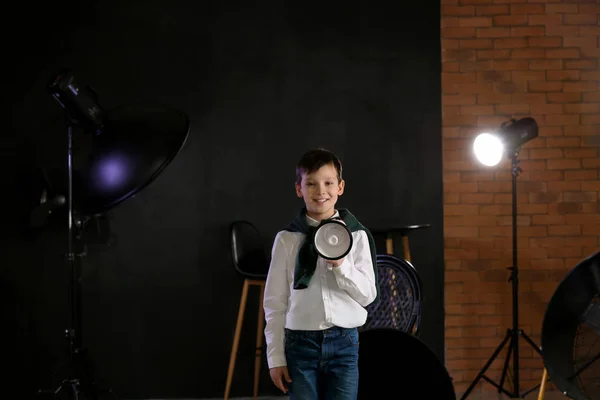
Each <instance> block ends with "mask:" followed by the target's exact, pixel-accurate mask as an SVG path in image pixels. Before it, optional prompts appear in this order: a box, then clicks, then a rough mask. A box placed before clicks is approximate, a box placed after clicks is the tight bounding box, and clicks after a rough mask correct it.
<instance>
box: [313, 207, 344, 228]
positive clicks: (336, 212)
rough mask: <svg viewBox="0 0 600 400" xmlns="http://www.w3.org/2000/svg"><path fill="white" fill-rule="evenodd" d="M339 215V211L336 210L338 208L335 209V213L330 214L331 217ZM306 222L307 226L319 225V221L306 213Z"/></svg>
mask: <svg viewBox="0 0 600 400" xmlns="http://www.w3.org/2000/svg"><path fill="white" fill-rule="evenodd" d="M339 216H340V213H339V212H338V210H335V214H333V215H332V216H331V218H335V217H339ZM306 223H307V224H308V225H309V226H319V221H317V220H316V219H314V218H311V217H309V216H308V215H307V216H306Z"/></svg>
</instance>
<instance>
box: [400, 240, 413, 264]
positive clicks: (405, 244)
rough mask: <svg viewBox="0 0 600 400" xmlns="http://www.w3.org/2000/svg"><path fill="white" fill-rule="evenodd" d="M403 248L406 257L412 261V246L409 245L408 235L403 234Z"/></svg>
mask: <svg viewBox="0 0 600 400" xmlns="http://www.w3.org/2000/svg"><path fill="white" fill-rule="evenodd" d="M402 250H403V251H404V259H405V260H406V261H408V262H411V261H410V246H409V245H408V236H402Z"/></svg>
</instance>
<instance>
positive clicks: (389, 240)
mask: <svg viewBox="0 0 600 400" xmlns="http://www.w3.org/2000/svg"><path fill="white" fill-rule="evenodd" d="M429 227H431V224H421V225H404V226H390V227H380V228H375V229H373V230H371V233H373V234H374V235H378V234H384V235H385V237H386V238H385V251H386V253H387V254H389V255H394V236H395V235H396V234H400V237H401V239H402V252H403V256H404V259H405V260H406V261H408V262H410V263H412V260H411V256H410V245H409V241H408V235H409V233H411V232H413V231H416V230H419V229H425V228H429Z"/></svg>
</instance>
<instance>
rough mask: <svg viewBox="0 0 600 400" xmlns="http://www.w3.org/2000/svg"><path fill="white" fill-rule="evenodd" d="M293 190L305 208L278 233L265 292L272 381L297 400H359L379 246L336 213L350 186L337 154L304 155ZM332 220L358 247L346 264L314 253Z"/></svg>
mask: <svg viewBox="0 0 600 400" xmlns="http://www.w3.org/2000/svg"><path fill="white" fill-rule="evenodd" d="M295 186H296V194H297V195H298V197H300V198H302V199H303V200H304V204H305V207H303V208H302V209H301V210H300V213H299V214H298V216H297V217H296V219H294V221H292V223H291V224H290V225H289V226H288V227H287V228H285V230H283V231H280V232H279V233H278V234H277V236H276V238H275V241H274V244H273V249H272V260H271V265H270V268H269V273H268V276H267V281H266V286H265V295H264V310H265V320H266V325H265V338H266V343H267V361H268V364H269V369H270V374H271V379H272V380H273V383H274V384H275V385H276V386H277V387H278V388H279V389H281V390H282V391H283V392H284V393H288V392H289V394H290V397H291V399H292V400H317V399H328V400H329V399H336V400H356V398H357V396H358V346H359V342H358V331H357V327H359V326H361V325H363V324H364V323H365V321H366V318H367V311H366V310H365V307H366V306H368V305H369V304H371V303H372V302H373V301H374V300H375V299H376V297H377V286H376V281H377V276H376V270H375V266H376V261H375V260H376V259H375V257H376V254H375V245H374V242H373V238H372V236H371V234H370V233H369V231H368V230H367V229H366V228H365V227H364V226H362V225H361V224H360V223H359V222H358V221H357V220H356V218H355V217H354V216H353V215H352V214H350V212H348V210H345V209H340V210H336V209H335V204H336V202H337V200H338V197H339V196H341V195H342V194H343V193H344V186H345V182H344V180H343V179H342V165H341V163H340V161H339V159H338V158H337V157H336V156H335V155H334V154H333V153H331V152H329V151H327V150H324V149H314V150H311V151H309V152H307V153H306V154H304V155H303V156H302V158H301V159H300V161H299V162H298V164H297V166H296V184H295ZM333 217H341V218H342V219H343V220H344V222H345V223H346V225H347V227H348V229H349V230H350V231H351V232H352V238H353V245H352V249H351V251H350V253H348V255H347V256H346V257H345V258H343V259H340V260H334V261H328V260H325V259H323V258H321V257H318V255H317V253H316V251H315V250H314V248H312V247H311V246H312V238H311V234H312V232H313V231H314V227H316V226H318V225H319V223H320V222H321V221H323V220H326V219H330V218H333Z"/></svg>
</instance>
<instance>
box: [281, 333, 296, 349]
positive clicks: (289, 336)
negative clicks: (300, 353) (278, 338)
mask: <svg viewBox="0 0 600 400" xmlns="http://www.w3.org/2000/svg"><path fill="white" fill-rule="evenodd" d="M297 340H298V336H296V335H294V334H293V333H290V332H286V333H285V339H284V342H283V343H284V346H285V348H286V349H287V348H289V347H292V346H293V345H294V343H296V341H297Z"/></svg>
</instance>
